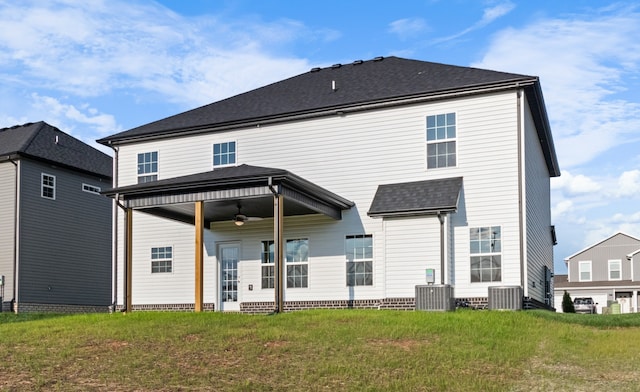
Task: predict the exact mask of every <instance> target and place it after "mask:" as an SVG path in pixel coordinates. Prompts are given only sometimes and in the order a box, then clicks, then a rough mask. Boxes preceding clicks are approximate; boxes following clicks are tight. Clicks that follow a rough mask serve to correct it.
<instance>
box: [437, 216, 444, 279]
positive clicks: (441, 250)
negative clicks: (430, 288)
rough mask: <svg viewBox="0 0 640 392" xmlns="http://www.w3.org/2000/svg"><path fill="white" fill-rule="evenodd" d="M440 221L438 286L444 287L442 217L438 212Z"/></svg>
mask: <svg viewBox="0 0 640 392" xmlns="http://www.w3.org/2000/svg"><path fill="white" fill-rule="evenodd" d="M437 215H438V220H439V221H440V284H442V285H444V215H443V214H442V212H440V211H438V213H437Z"/></svg>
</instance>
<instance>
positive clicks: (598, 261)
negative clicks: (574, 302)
mask: <svg viewBox="0 0 640 392" xmlns="http://www.w3.org/2000/svg"><path fill="white" fill-rule="evenodd" d="M564 261H565V263H566V264H567V271H568V274H567V275H556V276H555V277H554V284H555V289H554V296H555V303H556V310H557V311H558V312H562V305H561V304H562V296H563V295H564V292H565V290H566V291H567V292H568V293H569V294H570V295H571V298H576V297H591V298H593V300H594V301H595V302H597V304H598V305H597V308H598V313H602V308H603V307H606V306H608V305H609V304H610V303H612V302H613V301H616V302H618V303H619V304H620V311H621V313H633V312H637V311H638V291H640V264H639V263H640V239H638V238H636V237H633V236H630V235H628V234H625V233H621V232H618V233H616V234H614V235H612V236H611V237H608V238H606V239H604V240H602V241H600V242H598V243H596V244H593V245H591V246H589V247H587V248H585V249H583V250H581V251H579V252H577V253H574V254H573V255H571V256H569V257H567V258H565V259H564Z"/></svg>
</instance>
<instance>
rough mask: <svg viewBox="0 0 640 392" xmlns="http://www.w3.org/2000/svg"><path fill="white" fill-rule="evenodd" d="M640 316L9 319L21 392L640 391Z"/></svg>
mask: <svg viewBox="0 0 640 392" xmlns="http://www.w3.org/2000/svg"><path fill="white" fill-rule="evenodd" d="M639 362H640V314H633V315H575V314H555V313H551V312H544V311H526V312H495V311H456V312H447V313H441V312H407V311H364V310H363V311H361V310H317V311H301V312H292V313H286V314H280V315H270V316H255V315H254V316H251V315H243V314H228V313H226V314H224V313H209V312H205V313H199V314H196V313H161V312H135V313H130V314H126V315H123V314H88V315H70V316H69V315H66V316H63V315H14V314H7V313H2V314H0V370H1V374H0V390H3V391H4V390H7V391H25V390H26V391H30V390H34V391H38V390H42V391H50V390H54V391H55V390H60V391H210V390H221V391H283V390H285V391H336V390H346V391H390V390H391V391H565V390H570V391H600V390H603V391H635V390H637V388H638V384H637V380H640V368H639V367H638V363H639Z"/></svg>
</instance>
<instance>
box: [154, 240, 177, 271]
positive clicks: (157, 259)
mask: <svg viewBox="0 0 640 392" xmlns="http://www.w3.org/2000/svg"><path fill="white" fill-rule="evenodd" d="M172 270H173V247H172V246H163V247H159V248H151V273H152V274H155V273H161V272H171V271H172Z"/></svg>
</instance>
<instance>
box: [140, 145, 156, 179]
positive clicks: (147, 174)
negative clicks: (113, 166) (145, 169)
mask: <svg viewBox="0 0 640 392" xmlns="http://www.w3.org/2000/svg"><path fill="white" fill-rule="evenodd" d="M152 152H155V153H156V155H157V157H158V161H157V165H158V170H156V171H155V172H149V173H144V174H138V155H140V154H146V153H152ZM159 173H160V150H151V151H143V152H138V153H136V180H137V182H138V183H140V177H148V176H154V175H155V176H156V180H159V179H160V175H159Z"/></svg>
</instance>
